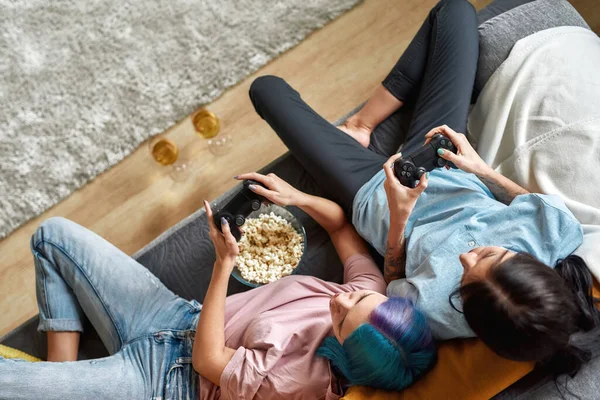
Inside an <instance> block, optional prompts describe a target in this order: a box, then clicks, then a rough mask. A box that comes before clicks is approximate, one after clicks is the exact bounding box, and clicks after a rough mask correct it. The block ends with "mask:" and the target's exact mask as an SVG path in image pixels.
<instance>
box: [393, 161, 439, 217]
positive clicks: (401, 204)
mask: <svg viewBox="0 0 600 400" xmlns="http://www.w3.org/2000/svg"><path fill="white" fill-rule="evenodd" d="M400 158H402V154H401V153H398V154H394V155H393V156H391V157H390V158H389V159H388V160H387V161H386V162H385V164H383V170H384V171H385V176H386V179H385V182H384V184H383V187H384V189H385V193H386V195H387V199H388V207H389V208H390V219H397V218H399V219H400V220H404V221H405V222H406V220H407V219H408V216H409V215H410V213H411V212H412V210H413V208H414V207H415V204H416V203H417V199H418V198H419V196H420V195H421V193H423V192H424V191H425V189H427V185H428V184H429V179H428V178H427V175H428V174H424V175H423V176H422V177H421V179H420V180H419V184H418V185H417V186H416V187H415V188H414V189H413V188H409V187H407V186H404V185H403V184H402V183H400V180H399V179H398V178H397V177H396V175H395V174H394V168H393V165H394V162H395V161H396V160H398V159H400Z"/></svg>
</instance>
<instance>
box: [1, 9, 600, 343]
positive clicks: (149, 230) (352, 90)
mask: <svg viewBox="0 0 600 400" xmlns="http://www.w3.org/2000/svg"><path fill="white" fill-rule="evenodd" d="M489 1H490V0H474V1H473V3H474V4H475V5H476V7H477V8H481V7H483V6H484V5H486V4H487V3H489ZM596 1H597V0H573V2H574V4H575V6H576V7H577V8H578V10H580V12H582V13H583V14H584V17H586V18H587V19H588V21H589V22H590V25H593V26H594V27H595V28H596V31H597V29H598V25H599V22H600V15H599V13H598V9H597V7H596V6H594V4H595V2H596ZM435 3H436V0H403V1H394V0H364V2H363V3H362V4H361V5H359V6H357V7H356V8H355V9H353V10H352V11H350V12H348V13H347V14H345V15H343V16H342V17H340V18H339V19H337V20H335V21H333V22H332V23H330V24H329V25H327V26H326V27H325V28H323V29H322V30H320V31H317V32H315V33H314V34H312V35H311V36H310V37H309V38H308V39H307V40H305V41H304V42H302V43H301V44H300V45H299V46H297V47H296V48H294V49H292V50H290V51H288V52H287V53H286V54H284V55H282V56H281V57H279V58H278V59H276V60H274V61H273V62H271V63H270V64H269V65H267V66H265V67H264V68H262V69H261V70H259V71H258V72H257V73H256V74H254V75H252V76H250V77H248V78H247V79H246V80H244V81H243V82H241V83H240V84H238V85H237V86H236V87H234V88H232V89H230V90H229V91H227V92H226V93H225V94H224V95H222V96H221V97H220V98H219V99H217V100H216V101H214V102H213V103H211V104H210V105H208V108H209V109H210V110H212V111H214V112H215V113H216V114H217V115H218V116H219V117H220V119H221V122H222V134H231V135H232V136H233V138H234V141H235V145H234V149H233V150H232V151H231V152H230V153H229V154H227V155H225V156H221V157H217V156H214V155H213V154H211V153H210V152H209V151H208V148H207V146H206V143H205V142H204V141H203V140H202V139H200V138H199V137H198V136H196V135H195V134H194V129H193V127H192V124H191V121H190V118H187V119H185V120H183V121H182V122H180V123H179V124H178V125H177V126H175V127H173V128H172V129H170V130H169V131H168V132H167V133H166V135H167V136H168V137H169V138H171V139H172V140H174V141H175V142H177V143H178V144H179V145H180V146H181V147H182V148H183V149H184V152H185V153H186V154H187V155H189V156H190V157H192V158H193V159H194V160H195V161H196V164H197V169H196V170H194V172H193V175H192V177H191V178H190V180H189V181H188V182H187V183H186V184H175V183H173V182H172V181H171V180H170V178H169V177H168V176H167V175H166V171H165V170H163V168H161V167H159V166H158V165H157V164H156V163H155V162H154V161H153V159H152V158H151V157H150V155H149V152H148V147H147V146H146V145H142V146H140V148H139V149H138V150H137V151H135V152H134V153H133V154H132V155H131V156H130V157H128V158H127V159H125V160H124V161H122V162H121V163H120V164H118V165H117V166H115V167H114V168H112V169H111V170H109V171H107V172H105V173H104V174H103V175H101V176H100V177H98V178H97V179H95V180H94V181H93V182H91V183H90V184H88V185H87V186H85V187H84V188H82V189H81V190H79V191H77V192H75V193H73V194H72V195H71V196H70V197H68V198H67V199H66V200H64V201H63V202H61V203H60V204H58V205H57V206H55V207H53V208H52V209H50V210H49V211H47V212H46V213H44V214H42V215H41V216H39V217H37V218H35V219H33V220H31V221H29V222H28V223H27V224H25V225H23V226H22V227H20V228H19V229H18V230H16V231H15V232H13V233H12V234H11V235H10V236H8V237H7V238H6V239H4V240H3V241H0V337H1V336H2V335H3V334H5V333H7V332H9V331H11V330H12V329H14V328H15V327H17V326H18V325H20V324H21V323H23V322H24V321H26V320H27V319H29V318H31V317H33V316H34V315H35V314H36V313H37V305H36V301H35V284H34V270H33V259H32V256H31V253H30V250H29V239H30V237H31V235H32V234H33V232H34V231H35V229H36V228H37V226H38V225H39V224H40V223H41V222H42V221H43V220H45V219H46V218H49V217H51V216H57V215H59V216H64V217H66V218H69V219H71V220H73V221H75V222H77V223H79V224H81V225H83V226H85V227H88V228H89V229H91V230H93V231H95V232H96V233H98V234H99V235H101V236H102V237H104V238H105V239H107V240H108V241H110V242H112V243H113V244H114V245H115V246H117V247H118V248H119V249H121V250H122V251H124V252H126V253H127V254H133V253H134V252H136V251H137V250H139V249H140V248H142V247H143V246H144V245H146V244H147V243H148V242H150V241H151V240H152V239H154V238H155V237H156V236H158V235H159V234H160V233H161V232H163V231H165V230H167V229H168V228H169V227H171V226H172V225H174V224H176V223H177V222H178V221H180V220H181V219H183V218H185V217H186V216H188V215H189V214H191V213H193V212H194V211H196V210H197V209H198V208H199V207H201V204H202V200H203V199H207V200H212V199H215V198H216V197H217V196H219V195H220V194H221V193H223V192H224V191H226V190H227V189H229V188H231V187H232V186H233V185H235V181H234V180H233V179H232V177H233V176H234V175H237V174H239V173H242V172H248V171H254V170H257V169H259V168H261V167H262V166H264V165H265V164H267V163H268V162H269V161H271V160H273V159H274V158H276V157H278V156H280V155H281V154H283V153H284V152H285V151H286V148H285V147H284V146H283V144H282V143H281V142H280V141H279V139H278V138H277V136H276V135H275V134H274V133H273V132H272V131H271V130H270V128H269V127H268V126H267V125H266V123H264V122H263V121H262V120H261V119H260V118H259V117H258V116H257V115H256V114H255V112H254V110H253V108H252V106H251V104H250V101H249V99H248V88H249V86H250V83H251V82H252V80H253V79H254V78H255V77H256V76H259V75H264V74H274V75H279V76H282V77H284V78H285V79H286V80H288V82H289V83H290V84H291V85H292V86H294V87H295V88H296V89H297V90H298V91H299V92H300V93H302V95H303V98H304V99H305V100H306V101H307V102H308V103H309V104H310V105H311V106H313V107H314V108H315V109H316V110H317V111H318V112H320V113H321V114H322V115H323V116H324V117H325V118H327V119H329V120H332V121H333V120H335V119H337V118H339V117H341V116H342V115H344V114H345V113H346V112H348V111H349V110H351V109H352V108H353V107H355V106H356V105H358V104H359V103H361V102H362V101H363V100H365V99H366V98H367V97H368V96H369V94H370V93H371V91H372V90H373V89H374V88H375V86H376V85H377V84H378V83H379V82H380V81H381V79H382V78H383V77H384V76H385V75H386V73H387V72H388V70H389V69H390V68H391V67H392V66H393V65H394V63H395V61H396V60H397V58H398V56H399V55H400V54H401V53H402V51H403V50H404V48H405V47H406V46H407V44H408V43H409V41H410V40H411V39H412V37H413V35H414V33H415V32H416V30H417V29H418V27H419V26H420V24H421V23H422V21H423V19H424V17H425V15H426V14H427V12H428V11H429V9H431V7H432V6H433V5H434V4H435ZM588 16H589V18H588Z"/></svg>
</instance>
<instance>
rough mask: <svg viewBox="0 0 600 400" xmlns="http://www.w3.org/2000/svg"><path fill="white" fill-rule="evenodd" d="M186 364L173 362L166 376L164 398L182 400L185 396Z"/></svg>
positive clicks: (166, 399) (165, 399)
mask: <svg viewBox="0 0 600 400" xmlns="http://www.w3.org/2000/svg"><path fill="white" fill-rule="evenodd" d="M184 369H185V368H184V366H183V365H181V364H172V365H171V367H170V368H169V371H168V372H167V376H166V377H165V387H164V393H163V399H164V400H181V399H184V398H185V397H184V396H183V394H184V387H185V386H187V385H185V384H184Z"/></svg>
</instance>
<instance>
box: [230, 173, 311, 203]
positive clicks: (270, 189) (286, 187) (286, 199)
mask: <svg viewBox="0 0 600 400" xmlns="http://www.w3.org/2000/svg"><path fill="white" fill-rule="evenodd" d="M235 179H238V180H246V179H251V180H253V181H256V182H260V183H262V184H263V185H265V186H266V187H267V188H266V189H265V188H264V187H262V186H254V185H250V190H252V191H253V192H254V193H256V194H258V195H261V196H263V197H266V198H267V199H268V200H270V201H271V202H273V203H275V204H277V205H278V206H283V207H286V206H298V205H300V204H301V201H302V199H303V197H304V195H305V194H304V193H303V192H301V191H299V190H298V189H296V188H295V187H293V186H292V185H290V184H289V183H287V182H286V181H284V180H283V179H281V178H280V177H278V176H277V175H275V174H273V173H270V174H267V175H263V174H259V173H258V172H251V173H248V174H242V175H238V176H236V177H235Z"/></svg>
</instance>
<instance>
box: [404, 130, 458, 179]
mask: <svg viewBox="0 0 600 400" xmlns="http://www.w3.org/2000/svg"><path fill="white" fill-rule="evenodd" d="M438 149H446V150H450V151H452V152H456V147H455V146H454V144H452V141H451V140H450V139H449V138H448V137H446V136H444V135H442V134H440V133H436V134H435V135H433V137H432V138H431V141H429V143H427V144H426V145H425V146H423V147H422V148H420V149H419V150H418V151H417V152H415V153H413V154H411V155H409V156H408V157H403V158H401V159H400V160H398V161H396V162H395V163H394V175H396V177H397V178H398V179H399V180H400V183H402V184H403V185H404V186H408V187H410V188H414V187H415V186H416V183H417V181H418V180H419V179H421V177H422V176H423V174H426V173H427V172H429V171H433V170H434V169H435V168H440V167H444V166H449V167H454V164H452V163H451V162H449V161H447V160H444V159H443V158H442V157H440V156H439V155H438V153H437V151H438Z"/></svg>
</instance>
